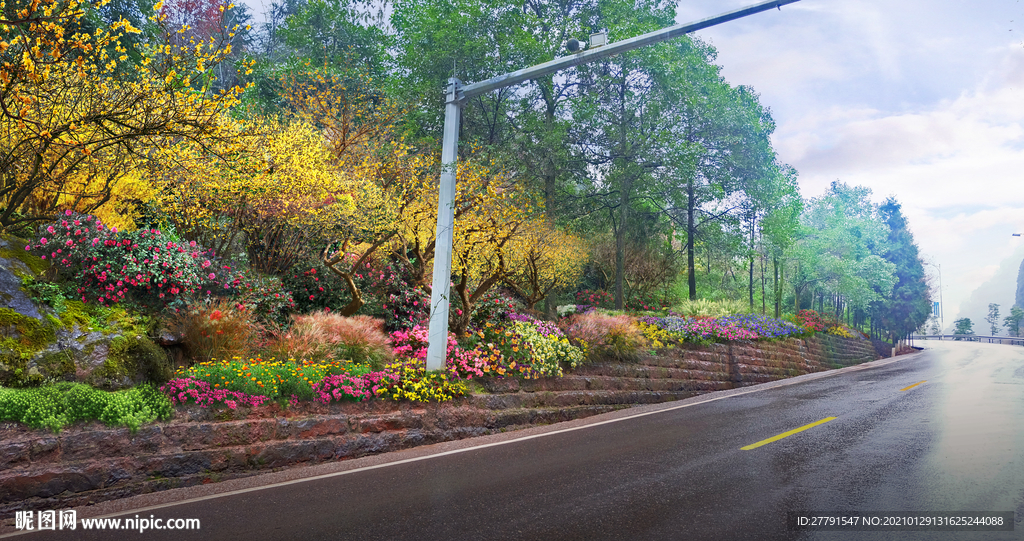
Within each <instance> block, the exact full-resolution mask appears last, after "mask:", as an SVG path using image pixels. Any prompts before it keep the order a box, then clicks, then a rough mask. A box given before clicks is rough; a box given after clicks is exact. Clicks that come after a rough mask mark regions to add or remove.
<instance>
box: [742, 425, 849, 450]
mask: <svg viewBox="0 0 1024 541" xmlns="http://www.w3.org/2000/svg"><path fill="white" fill-rule="evenodd" d="M833 419H835V417H825V418H824V419H822V420H820V421H814V422H813V423H811V424H809V425H804V426H801V427H800V428H794V429H793V430H790V431H789V432H783V433H782V434H779V435H778V436H772V437H770V438H768V439H766V440H761V441H759V442H757V443H751V444H750V445H748V446H746V447H740V450H741V451H749V450H751V449H757V448H758V447H760V446H762V445H767V444H769V443H771V442H773V441H779V440H781V439H782V438H788V437H790V436H792V435H793V434H796V433H798V432H803V431H804V430H807V429H808V428H814V427H816V426H818V425H821V424H825V423H827V422H829V421H831V420H833Z"/></svg>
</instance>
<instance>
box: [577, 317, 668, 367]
mask: <svg viewBox="0 0 1024 541" xmlns="http://www.w3.org/2000/svg"><path fill="white" fill-rule="evenodd" d="M559 326H560V327H561V328H562V330H563V331H565V334H566V336H568V338H569V339H570V340H571V341H572V343H574V344H577V345H578V346H579V347H580V348H581V349H583V351H585V352H586V355H587V358H588V359H600V358H611V359H618V360H622V361H633V360H636V359H637V358H639V355H640V353H641V352H642V351H643V349H644V348H646V347H648V346H649V343H648V341H647V339H646V338H645V337H644V335H643V332H642V331H641V330H640V328H639V327H637V325H636V320H634V319H633V318H632V317H629V316H626V315H618V316H609V315H605V314H601V313H598V312H588V313H585V314H576V315H573V316H570V317H568V318H565V319H563V320H562V321H561V322H560V323H559Z"/></svg>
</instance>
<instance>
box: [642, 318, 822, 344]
mask: <svg viewBox="0 0 1024 541" xmlns="http://www.w3.org/2000/svg"><path fill="white" fill-rule="evenodd" d="M640 321H642V322H644V323H647V324H649V325H654V326H656V327H658V328H659V329H663V330H666V331H669V332H672V333H676V334H678V335H680V337H681V338H682V339H683V340H687V341H706V340H761V339H772V338H786V337H789V336H800V335H801V334H803V333H804V332H805V331H804V329H801V328H800V327H798V326H796V325H793V324H792V323H790V322H788V321H783V320H781V319H776V318H774V317H771V316H766V315H762V314H745V315H734V316H726V317H719V318H710V317H685V316H678V315H669V316H668V317H652V316H646V317H641V318H640Z"/></svg>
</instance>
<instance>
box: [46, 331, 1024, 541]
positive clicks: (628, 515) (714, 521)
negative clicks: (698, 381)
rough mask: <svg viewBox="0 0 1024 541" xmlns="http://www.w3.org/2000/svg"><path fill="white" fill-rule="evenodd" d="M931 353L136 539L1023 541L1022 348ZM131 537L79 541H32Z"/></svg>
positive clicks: (256, 503) (224, 505) (362, 478)
mask: <svg viewBox="0 0 1024 541" xmlns="http://www.w3.org/2000/svg"><path fill="white" fill-rule="evenodd" d="M924 345H925V346H927V348H928V349H927V350H926V351H924V352H922V353H919V354H916V355H914V356H911V357H908V358H906V359H905V360H899V361H897V362H894V363H892V364H888V365H885V366H880V367H875V368H869V369H863V370H852V371H847V372H845V373H842V374H837V375H834V376H830V377H823V378H819V379H813V380H809V381H803V382H801V383H795V384H792V385H785V386H779V387H775V388H771V389H766V390H759V391H757V392H749V393H747V394H742V395H737V396H730V397H728V398H723V399H720V400H715V401H712V402H706V403H699V404H695V405H692V406H688V407H681V408H677V409H672V410H666V411H660V412H658V413H654V414H651V415H646V416H642V417H636V418H631V419H627V420H622V421H619V422H611V423H606V424H594V425H591V426H587V427H586V428H582V429H579V430H573V431H567V432H560V433H552V434H549V435H546V436H544V437H536V438H533V439H528V440H519V441H514V442H512V443H508V444H501V445H494V446H490V447H484V448H476V449H471V450H467V451H465V452H458V453H454V454H448V455H443V456H436V457H433V458H429V459H425V460H415V461H409V462H405V463H399V464H394V465H390V466H387V467H380V468H376V469H368V470H360V471H355V472H353V473H350V474H346V475H342V476H337V477H330V478H324V479H317V480H312V481H308V482H302V483H296V484H289V485H285V486H277V487H271V488H267V489H264V490H257V491H251V492H245V493H241V494H237V495H232V496H224V497H218V498H214V499H207V500H203V501H193V502H184V503H181V504H178V505H174V506H171V507H163V508H161V509H157V510H154V511H147V512H146V514H144V515H143V516H146V515H148V514H155V515H157V516H162V517H190V518H191V517H197V518H200V519H201V520H202V530H200V531H198V532H146V533H145V534H141V535H140V534H134V535H137V536H139V538H140V539H142V538H145V539H162V538H166V539H176V540H181V539H217V540H229V539H239V540H246V541H254V540H259V539H309V540H313V539H331V540H335V539H424V540H429V539H445V540H448V539H581V540H582V539H586V540H592V539H696V540H703V539H725V540H741V539H751V540H755V539H756V540H772V539H787V540H788V539H801V540H803V539H810V540H833V539H836V540H846V539H850V540H854V539H856V540H860V539H872V540H874V539H893V540H896V539H900V540H903V539H940V540H961V539H962V540H973V539H984V540H1003V539H1024V525H1022V522H1021V520H1022V518H1024V348H1020V347H1013V346H1002V345H995V344H979V343H967V342H956V343H954V342H927V343H925V344H924ZM915 384H916V385H915ZM901 389H902V390H901ZM620 413H622V412H620ZM620 417H621V415H620ZM830 417H834V419H828V418H830ZM826 419H827V420H826ZM809 425H810V426H809ZM552 428H554V427H552ZM801 428H802V430H797V429H801ZM787 433H789V434H787ZM765 440H771V441H765ZM754 444H759V445H756V446H755V445H754ZM744 447H747V448H748V449H747V450H744V449H743V448H744ZM420 452H421V454H422V451H420ZM409 453H410V452H408V451H407V452H402V453H396V454H394V455H395V458H396V459H401V458H402V457H406V456H412V455H410V454H409ZM1005 511H1014V512H1016V523H1015V531H1001V532H977V531H970V532H935V531H917V532H914V531H870V532H865V531H799V530H792V529H790V528H789V527H788V523H787V516H788V513H791V512H808V513H809V514H812V515H815V514H816V515H832V516H843V515H851V514H856V513H858V512H881V513H925V514H927V513H937V512H1005ZM127 516H132V513H129V514H128V515H127ZM123 536H124V532H120V533H119V532H106V533H105V534H99V533H98V532H82V531H78V532H75V533H74V534H73V535H72V536H71V537H68V536H67V532H55V533H53V534H41V535H31V536H29V537H26V539H33V540H34V539H71V538H73V539H120V538H121V537H123Z"/></svg>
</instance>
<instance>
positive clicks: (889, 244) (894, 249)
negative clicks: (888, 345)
mask: <svg viewBox="0 0 1024 541" xmlns="http://www.w3.org/2000/svg"><path fill="white" fill-rule="evenodd" d="M878 212H879V216H880V217H881V218H882V220H883V221H884V223H885V225H886V226H887V228H888V234H887V235H886V238H885V240H884V242H882V243H880V244H878V246H877V250H876V251H877V252H878V253H880V254H881V255H882V257H883V258H885V260H886V261H888V262H890V263H892V264H893V265H894V267H895V276H896V283H895V284H894V285H893V287H892V290H891V292H890V293H889V294H887V295H886V294H885V292H884V288H878V289H877V291H878V292H879V294H880V295H881V297H882V298H881V299H880V300H879V301H877V302H876V303H875V304H874V306H873V309H872V314H873V315H874V316H875V318H877V319H878V325H880V326H881V327H882V328H884V329H885V330H886V331H887V332H888V333H889V334H890V335H891V337H893V338H895V337H903V336H907V335H908V334H910V333H911V332H913V331H914V330H915V329H917V328H919V327H921V325H924V324H925V322H926V321H927V320H928V317H929V316H930V315H931V305H932V301H931V295H930V288H929V287H928V283H927V281H926V279H925V272H924V265H923V263H922V262H921V257H920V254H919V252H918V248H917V244H916V243H915V242H914V236H913V234H912V233H911V232H910V229H909V227H908V225H907V219H906V217H904V216H903V212H902V210H901V206H900V204H899V202H897V201H896V199H895V198H893V197H889V198H888V199H886V200H885V201H884V202H883V203H882V204H881V205H880V206H879V208H878ZM876 326H877V325H876Z"/></svg>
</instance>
